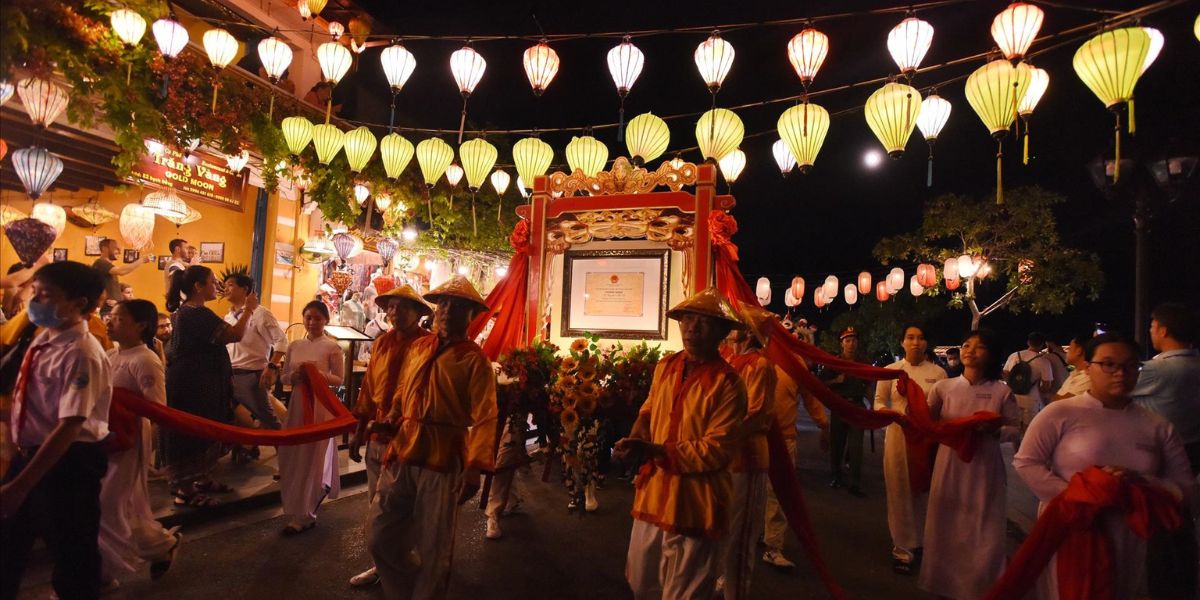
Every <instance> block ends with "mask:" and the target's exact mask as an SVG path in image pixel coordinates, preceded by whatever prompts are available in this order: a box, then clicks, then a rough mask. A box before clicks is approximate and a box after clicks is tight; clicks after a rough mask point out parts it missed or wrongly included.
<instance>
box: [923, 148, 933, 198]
mask: <svg viewBox="0 0 1200 600" xmlns="http://www.w3.org/2000/svg"><path fill="white" fill-rule="evenodd" d="M927 165H928V166H927V167H926V169H925V187H927V188H931V187H933V146H930V147H929V161H928V163H927Z"/></svg>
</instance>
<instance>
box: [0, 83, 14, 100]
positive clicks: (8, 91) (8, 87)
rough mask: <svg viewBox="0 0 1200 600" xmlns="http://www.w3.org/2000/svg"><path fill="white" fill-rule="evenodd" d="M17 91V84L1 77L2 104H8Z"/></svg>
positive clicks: (0, 95)
mask: <svg viewBox="0 0 1200 600" xmlns="http://www.w3.org/2000/svg"><path fill="white" fill-rule="evenodd" d="M15 93H17V86H15V85H13V84H11V83H9V82H8V80H7V79H0V106H4V105H5V104H7V103H8V101H9V100H10V99H12V97H13V94H15Z"/></svg>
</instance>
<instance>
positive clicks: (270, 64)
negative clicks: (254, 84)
mask: <svg viewBox="0 0 1200 600" xmlns="http://www.w3.org/2000/svg"><path fill="white" fill-rule="evenodd" d="M206 35H207V34H206ZM258 60H259V62H261V63H262V67H263V70H264V71H266V72H267V78H268V79H270V80H271V83H279V80H280V79H281V78H282V77H283V72H284V71H287V68H288V67H289V66H291V64H292V47H291V46H288V45H287V42H285V41H283V40H281V39H279V38H277V37H269V38H267V39H265V40H263V41H261V42H259V43H258Z"/></svg>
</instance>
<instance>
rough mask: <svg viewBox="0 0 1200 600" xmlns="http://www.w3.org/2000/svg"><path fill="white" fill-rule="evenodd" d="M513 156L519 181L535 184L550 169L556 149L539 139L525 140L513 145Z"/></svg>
mask: <svg viewBox="0 0 1200 600" xmlns="http://www.w3.org/2000/svg"><path fill="white" fill-rule="evenodd" d="M512 155H513V162H514V163H516V165H517V179H518V180H520V181H523V182H528V183H533V181H534V180H535V179H537V178H538V177H540V176H542V175H545V174H546V171H547V170H549V169H550V163H551V162H552V161H553V160H554V149H553V148H551V147H550V144H547V143H546V142H543V141H542V140H539V139H537V138H524V139H521V140H518V141H517V143H515V144H513V148H512ZM448 175H449V174H448V173H447V176H448ZM518 187H522V188H523V187H524V186H518ZM522 191H523V190H522Z"/></svg>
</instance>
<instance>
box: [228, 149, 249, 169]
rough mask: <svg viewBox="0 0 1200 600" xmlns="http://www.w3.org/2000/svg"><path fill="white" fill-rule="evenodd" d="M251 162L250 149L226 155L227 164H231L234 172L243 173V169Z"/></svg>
mask: <svg viewBox="0 0 1200 600" xmlns="http://www.w3.org/2000/svg"><path fill="white" fill-rule="evenodd" d="M249 162H250V151H249V150H242V151H241V152H239V153H237V154H227V155H225V164H226V165H228V166H229V170H230V171H233V172H234V173H241V172H242V169H245V168H246V165H247V164H249Z"/></svg>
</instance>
